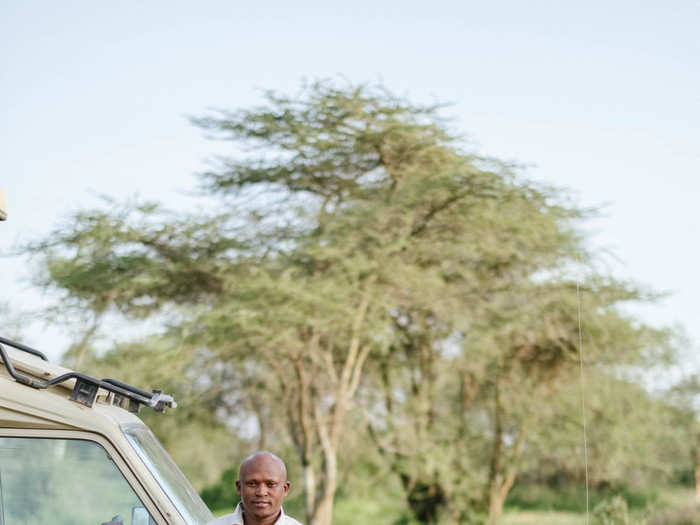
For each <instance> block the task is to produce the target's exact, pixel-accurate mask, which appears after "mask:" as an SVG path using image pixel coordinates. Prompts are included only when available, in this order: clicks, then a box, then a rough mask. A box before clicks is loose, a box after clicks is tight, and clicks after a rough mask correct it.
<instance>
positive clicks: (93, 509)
mask: <svg viewBox="0 0 700 525" xmlns="http://www.w3.org/2000/svg"><path fill="white" fill-rule="evenodd" d="M28 523H51V524H52V525H54V524H58V525H103V524H109V525H113V524H114V525H116V524H123V525H155V522H154V521H153V518H152V517H151V516H150V515H149V514H148V512H147V511H146V509H145V508H144V506H143V504H142V503H141V501H140V500H139V498H138V496H137V495H136V494H135V493H134V491H133V490H132V488H131V486H130V485H129V483H128V482H127V481H126V479H124V477H123V476H122V473H121V472H120V471H119V469H118V468H117V466H116V465H115V464H114V462H113V461H112V458H110V456H109V454H108V453H107V451H106V450H105V449H104V448H102V446H100V445H99V444H97V443H95V442H93V441H87V440H79V439H54V438H21V437H0V524H4V525H26V524H28Z"/></svg>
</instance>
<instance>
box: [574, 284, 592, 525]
mask: <svg viewBox="0 0 700 525" xmlns="http://www.w3.org/2000/svg"><path fill="white" fill-rule="evenodd" d="M576 302H577V303H578V357H579V366H580V372H581V420H582V421H583V461H584V465H585V468H586V525H588V524H589V522H590V521H589V520H590V510H589V497H588V437H587V436H586V394H585V390H584V386H585V381H584V377H583V335H582V330H581V291H580V286H579V281H578V280H577V281H576Z"/></svg>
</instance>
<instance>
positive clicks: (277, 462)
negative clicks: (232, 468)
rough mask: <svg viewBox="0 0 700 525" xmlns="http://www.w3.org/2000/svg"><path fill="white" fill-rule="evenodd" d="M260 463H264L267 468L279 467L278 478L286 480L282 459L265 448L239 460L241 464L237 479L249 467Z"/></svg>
mask: <svg viewBox="0 0 700 525" xmlns="http://www.w3.org/2000/svg"><path fill="white" fill-rule="evenodd" d="M261 464H264V465H266V466H267V467H268V468H273V469H279V474H280V478H281V479H282V480H283V481H287V466H286V465H285V464H284V461H282V460H281V459H280V458H279V456H276V455H274V454H273V453H272V452H267V451H266V450H259V451H257V452H254V453H253V454H251V455H250V456H248V457H247V458H245V459H244V460H243V461H242V462H241V466H240V468H239V469H238V479H244V477H245V476H244V475H245V473H246V472H247V471H248V470H249V469H250V468H251V467H257V466H258V465H261Z"/></svg>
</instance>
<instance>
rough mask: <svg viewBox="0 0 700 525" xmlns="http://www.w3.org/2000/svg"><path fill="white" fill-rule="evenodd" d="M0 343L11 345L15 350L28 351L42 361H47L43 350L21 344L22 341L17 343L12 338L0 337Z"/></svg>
mask: <svg viewBox="0 0 700 525" xmlns="http://www.w3.org/2000/svg"><path fill="white" fill-rule="evenodd" d="M0 343H5V344H6V345H8V346H11V347H12V348H16V349H17V350H22V351H24V352H29V353H30V354H32V355H35V356H37V357H40V358H42V359H43V360H44V361H48V360H49V359H48V358H47V357H46V355H44V353H43V352H39V350H36V349H34V348H32V347H30V346H27V345H23V344H22V343H18V342H17V341H13V340H12V339H6V338H4V337H0Z"/></svg>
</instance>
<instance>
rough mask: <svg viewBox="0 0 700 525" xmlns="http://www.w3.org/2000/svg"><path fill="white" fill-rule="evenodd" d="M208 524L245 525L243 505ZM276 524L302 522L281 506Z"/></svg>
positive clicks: (294, 524) (296, 523)
mask: <svg viewBox="0 0 700 525" xmlns="http://www.w3.org/2000/svg"><path fill="white" fill-rule="evenodd" d="M207 525H244V524H243V507H242V506H241V504H240V503H239V504H238V505H236V510H235V511H233V514H225V515H224V516H221V517H219V518H216V519H215V520H214V521H210V522H209V523H207ZM274 525H301V523H300V522H298V521H297V520H295V519H294V518H292V517H291V516H287V515H286V514H285V513H284V510H283V509H281V508H280V515H279V518H277V521H275V523H274Z"/></svg>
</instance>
